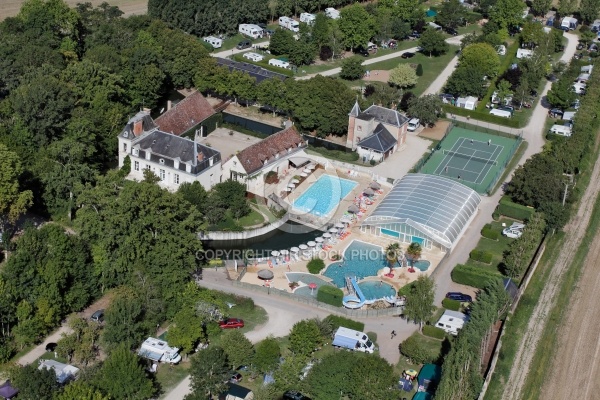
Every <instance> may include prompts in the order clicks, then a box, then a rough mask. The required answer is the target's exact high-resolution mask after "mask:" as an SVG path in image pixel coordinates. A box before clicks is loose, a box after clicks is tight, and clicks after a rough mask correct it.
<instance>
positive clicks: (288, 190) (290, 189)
mask: <svg viewBox="0 0 600 400" xmlns="http://www.w3.org/2000/svg"><path fill="white" fill-rule="evenodd" d="M292 190H294V189H292V188H291V187H289V186H288V187H286V188H285V191H286V192H291V191H292Z"/></svg>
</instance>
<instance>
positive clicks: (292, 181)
mask: <svg viewBox="0 0 600 400" xmlns="http://www.w3.org/2000/svg"><path fill="white" fill-rule="evenodd" d="M290 183H294V184H296V183H300V181H299V180H298V179H296V178H294V179H292V180H291V181H290Z"/></svg>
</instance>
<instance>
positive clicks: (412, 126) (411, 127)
mask: <svg viewBox="0 0 600 400" xmlns="http://www.w3.org/2000/svg"><path fill="white" fill-rule="evenodd" d="M420 125H421V121H420V120H419V118H413V119H411V120H410V121H408V126H407V127H406V130H407V131H409V132H414V131H416V130H417V129H419V126H420Z"/></svg>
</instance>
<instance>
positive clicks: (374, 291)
mask: <svg viewBox="0 0 600 400" xmlns="http://www.w3.org/2000/svg"><path fill="white" fill-rule="evenodd" d="M358 287H359V288H360V290H362V292H363V294H364V295H365V299H367V300H379V299H382V298H384V297H390V296H396V289H394V287H393V286H392V285H390V284H389V283H386V282H376V281H366V282H359V283H358Z"/></svg>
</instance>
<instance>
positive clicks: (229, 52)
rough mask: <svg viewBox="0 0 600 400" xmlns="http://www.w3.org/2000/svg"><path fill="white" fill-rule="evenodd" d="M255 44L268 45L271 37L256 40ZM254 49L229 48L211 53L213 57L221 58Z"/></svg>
mask: <svg viewBox="0 0 600 400" xmlns="http://www.w3.org/2000/svg"><path fill="white" fill-rule="evenodd" d="M252 45H253V46H257V45H258V46H268V45H269V39H262V40H259V41H256V42H253V43H252ZM251 50H252V49H242V50H239V49H236V48H233V49H229V50H223V51H219V52H217V53H211V54H210V55H211V56H213V57H220V58H227V57H229V56H231V55H233V54H239V53H244V52H246V51H251Z"/></svg>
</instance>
